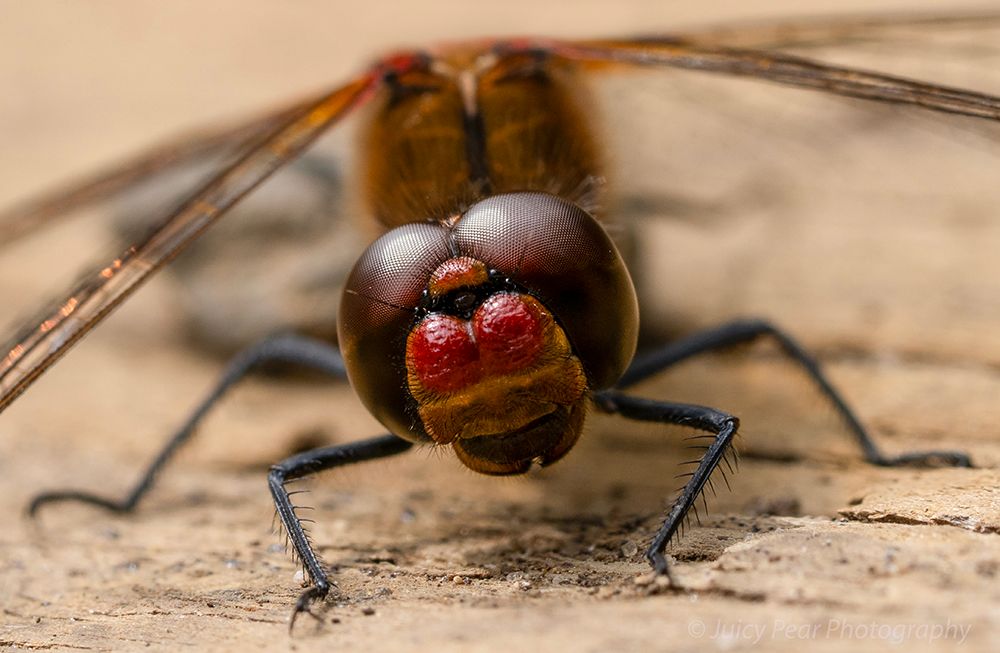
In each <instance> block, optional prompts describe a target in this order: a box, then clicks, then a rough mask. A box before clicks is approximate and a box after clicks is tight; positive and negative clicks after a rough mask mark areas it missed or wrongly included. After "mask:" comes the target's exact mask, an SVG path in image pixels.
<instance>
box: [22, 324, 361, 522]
mask: <svg viewBox="0 0 1000 653" xmlns="http://www.w3.org/2000/svg"><path fill="white" fill-rule="evenodd" d="M273 362H283V363H293V364H296V365H302V366H303V367H308V368H310V369H315V370H319V371H322V372H324V373H327V374H330V375H331V376H334V377H337V378H345V377H346V372H345V370H344V361H343V359H342V358H341V356H340V352H339V351H338V350H337V348H336V347H334V346H332V345H329V344H327V343H324V342H321V341H319V340H314V339H311V338H306V337H304V336H296V335H280V336H273V337H270V338H266V339H264V340H262V341H260V342H259V343H257V344H255V345H252V346H251V347H249V348H247V349H245V350H244V351H242V352H241V353H239V354H237V355H236V356H235V357H234V358H233V360H232V361H230V363H229V365H228V366H227V367H226V370H225V371H224V372H223V374H222V376H221V377H220V378H219V380H218V382H217V383H216V385H215V387H214V388H213V389H212V391H211V392H210V393H209V394H208V395H207V396H206V397H205V398H204V399H203V400H202V401H201V402H200V403H199V404H198V406H197V407H196V408H195V409H194V411H192V413H191V415H190V416H189V417H188V418H187V420H186V421H185V422H184V424H183V425H181V427H180V428H179V429H178V430H177V431H176V432H175V433H174V434H173V435H172V436H170V439H169V440H168V441H167V443H166V445H165V446H164V447H163V449H161V450H160V453H158V454H157V456H156V458H154V459H153V462H152V463H151V464H150V465H149V467H147V468H146V471H145V472H143V474H142V476H141V477H140V478H139V481H138V482H137V483H136V484H135V486H134V487H133V488H132V490H131V491H130V492H129V493H128V495H126V496H125V497H124V498H122V499H112V498H108V497H103V496H100V495H96V494H92V493H89V492H82V491H78V490H56V491H52V492H44V493H42V494H39V495H37V496H36V497H35V498H34V499H32V501H31V503H30V504H29V505H28V509H27V512H28V515H29V516H32V517H33V516H35V515H36V514H37V513H38V510H39V509H40V508H41V507H42V506H44V505H47V504H51V503H57V502H65V501H78V502H82V503H88V504H91V505H94V506H98V507H101V508H105V509H107V510H110V511H112V512H117V513H127V512H131V511H133V510H134V509H135V507H136V505H137V504H138V503H139V500H140V499H142V497H143V496H145V495H146V493H147V492H148V491H149V490H150V488H151V487H152V485H153V482H154V481H155V479H156V475H157V474H158V473H159V472H160V470H161V469H163V467H164V466H165V465H166V464H167V463H168V462H169V461H170V459H171V458H172V457H173V456H174V454H175V453H176V452H177V450H178V449H179V448H180V447H181V445H183V444H184V443H185V442H187V441H188V440H190V439H191V436H192V435H193V434H194V432H195V430H196V428H197V427H198V424H200V423H201V421H202V419H203V418H204V417H205V415H207V414H208V412H209V411H210V410H211V409H212V408H213V407H214V406H215V405H216V404H217V403H218V401H219V400H220V399H222V397H223V396H224V395H225V394H226V393H227V392H228V391H229V390H230V389H231V388H232V387H233V386H234V385H235V384H236V383H237V382H239V381H240V380H241V379H243V378H244V377H245V376H246V375H247V374H248V373H249V372H251V371H252V370H254V369H255V368H257V367H259V366H260V365H262V364H265V363H273Z"/></svg>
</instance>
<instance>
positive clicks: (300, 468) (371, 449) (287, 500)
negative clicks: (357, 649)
mask: <svg viewBox="0 0 1000 653" xmlns="http://www.w3.org/2000/svg"><path fill="white" fill-rule="evenodd" d="M412 446H413V443H412V442H408V441H406V440H403V439H402V438H399V437H397V436H395V435H383V436H380V437H377V438H371V439H368V440H361V441H358V442H352V443H350V444H340V445H335V446H330V447H321V448H319V449H313V450H311V451H306V452H304V453H300V454H296V455H294V456H292V457H290V458H286V459H285V460H283V461H282V462H280V463H278V464H277V465H274V466H273V467H271V471H270V473H269V474H268V476H267V482H268V486H269V487H270V488H271V496H273V497H274V506H275V509H276V510H277V513H278V518H279V519H280V520H281V525H282V527H283V528H284V529H285V533H286V534H287V535H288V539H289V540H290V541H291V543H292V546H293V547H294V549H295V554H296V555H297V556H298V558H299V560H300V561H301V562H302V566H303V567H304V569H305V571H306V573H307V574H308V575H309V579H310V580H311V581H312V585H311V586H310V587H309V588H308V589H306V590H305V591H304V592H302V594H301V595H299V599H298V601H296V603H295V609H294V611H293V612H292V618H291V620H290V622H289V625H288V628H289V630H291V628H292V627H293V626H294V625H295V618H296V617H297V616H298V615H299V613H301V612H308V613H309V614H312V613H311V612H310V610H309V606H310V605H311V604H312V602H313V601H315V600H318V599H321V598H323V597H324V596H326V595H327V594H328V593H329V591H330V588H331V587H333V586H335V585H334V583H333V582H332V581H331V580H330V578H329V575H328V574H327V571H326V569H325V568H324V565H323V563H322V561H320V559H319V556H318V555H317V554H316V552H315V551H314V550H313V548H312V545H311V544H310V542H309V536H308V533H307V532H306V531H305V529H304V528H303V525H302V519H300V518H299V516H298V515H297V514H296V512H295V506H294V505H293V504H292V501H291V497H290V496H289V492H288V489H287V488H286V487H285V484H286V483H287V482H289V481H294V480H296V479H300V478H304V477H306V476H311V475H313V474H316V473H318V472H321V471H324V470H327V469H332V468H334V467H340V466H342V465H350V464H352V463H359V462H364V461H366V460H374V459H377V458H386V457H388V456H394V455H396V454H399V453H403V452H404V451H406V450H407V449H409V448H410V447H412Z"/></svg>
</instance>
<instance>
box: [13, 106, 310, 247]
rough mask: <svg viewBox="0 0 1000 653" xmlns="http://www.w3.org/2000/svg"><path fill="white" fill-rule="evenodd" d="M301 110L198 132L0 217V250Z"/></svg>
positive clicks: (226, 148) (218, 152)
mask: <svg viewBox="0 0 1000 653" xmlns="http://www.w3.org/2000/svg"><path fill="white" fill-rule="evenodd" d="M302 104H304V103H297V104H296V105H294V106H293V107H290V108H285V109H282V110H281V111H277V112H271V113H269V114H268V115H266V116H264V117H259V116H258V117H255V118H253V119H251V120H248V121H245V122H243V123H240V124H238V125H236V126H226V127H223V128H217V129H211V130H197V131H194V132H192V133H189V134H185V135H183V136H181V137H179V138H176V139H173V140H171V141H169V142H167V143H163V144H160V145H157V146H154V147H152V148H150V149H148V150H146V151H144V152H141V153H139V154H137V155H135V156H133V157H129V158H126V159H124V160H122V161H120V162H118V163H116V164H114V165H112V166H109V167H108V168H106V169H104V170H99V171H97V172H95V173H93V174H91V175H89V176H87V177H85V178H82V179H78V180H76V181H75V182H73V183H70V184H68V185H64V186H61V187H59V188H57V189H56V190H55V191H53V192H51V193H48V194H44V195H41V196H39V197H36V198H33V199H31V200H29V201H27V202H24V203H22V204H19V205H16V206H14V207H11V208H9V209H5V210H3V211H0V247H6V246H9V245H11V244H13V243H14V242H16V241H17V240H18V239H20V238H22V237H23V236H26V235H28V234H30V233H33V232H34V231H36V230H37V229H39V228H42V227H44V226H45V225H47V224H48V223H50V222H51V221H52V220H54V219H55V218H58V217H59V216H62V215H66V214H67V213H69V212H71V211H75V210H78V209H83V208H86V207H88V206H90V205H92V204H94V203H97V202H100V201H102V200H105V199H108V198H110V197H112V196H114V195H116V194H118V193H121V192H123V191H125V190H127V189H129V188H131V187H133V186H134V185H135V184H138V183H141V182H143V181H145V180H147V179H149V178H150V177H152V176H154V175H157V174H161V173H165V172H167V171H170V170H172V169H176V168H180V167H183V166H187V165H191V164H193V163H197V162H199V161H201V160H204V159H208V158H215V157H218V156H220V155H224V154H225V153H227V152H231V151H232V150H233V149H234V148H236V147H238V146H240V145H241V144H244V143H246V142H248V141H249V140H250V139H252V138H254V137H258V136H260V135H261V134H263V133H266V132H269V131H271V130H273V129H274V127H275V125H277V124H279V123H280V122H281V121H282V120H286V119H287V118H288V116H290V115H291V114H292V113H294V112H295V111H300V110H301V108H302Z"/></svg>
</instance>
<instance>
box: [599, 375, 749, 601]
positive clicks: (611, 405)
mask: <svg viewBox="0 0 1000 653" xmlns="http://www.w3.org/2000/svg"><path fill="white" fill-rule="evenodd" d="M594 401H595V403H596V404H597V407H598V408H599V409H600V410H602V411H604V412H606V413H611V414H616V415H621V416H622V417H625V418H628V419H634V420H640V421H644V422H659V423H661V424H678V425H681V426H687V427H691V428H695V429H698V430H699V431H705V432H707V433H710V434H711V435H714V436H715V437H714V439H713V440H712V443H711V444H710V445H709V446H708V447H707V448H706V449H705V453H704V455H703V456H702V458H701V460H700V461H698V466H697V468H696V469H695V470H694V472H693V473H692V474H690V478H689V479H688V481H687V483H686V484H685V485H684V487H683V488H681V490H680V494H679V495H678V497H677V499H676V500H675V501H674V504H673V505H672V506H671V507H670V512H668V513H667V518H666V519H665V520H664V522H663V526H661V527H660V530H659V531H658V532H657V533H656V536H655V537H654V538H653V541H652V543H651V544H650V545H649V549H647V550H646V559H647V560H649V562H650V564H651V565H653V569H655V570H656V572H657V573H660V574H665V575H667V577H668V578H670V582H671V585H673V586H675V587H677V583H676V581H675V580H674V579H673V577H671V575H670V569H669V567H668V565H667V559H666V556H664V555H663V552H664V550H665V549H666V548H667V544H669V543H670V541H671V540H672V539H673V538H674V536H675V535H677V534H678V533H679V531H680V530H681V529H682V528H683V525H684V523H685V520H686V519H687V516H688V513H689V512H690V511H691V509H692V508H695V501H697V500H698V497H699V496H700V495H702V493H703V492H704V491H705V486H706V485H709V486H711V480H710V477H711V476H712V473H713V472H714V471H715V470H716V468H718V467H719V464H720V463H722V462H723V461H725V462H726V465H727V466H730V469H731V468H732V467H731V463H730V461H729V460H728V457H730V456H734V455H735V450H734V449H733V448H732V441H733V438H734V437H735V436H736V431H737V429H738V428H739V425H740V421H739V419H737V418H736V417H733V416H732V415H729V414H727V413H724V412H722V411H719V410H715V409H714V408H706V407H705V406H695V405H691V404H677V403H672V402H667V401H655V400H652V399H643V398H639V397H632V396H629V395H626V394H622V393H620V392H616V391H614V390H606V391H604V392H598V393H595V395H594ZM720 472H721V473H722V475H723V477H725V469H720ZM726 483H727V485H728V483H729V481H728V480H727V481H726ZM695 510H696V511H697V508H695Z"/></svg>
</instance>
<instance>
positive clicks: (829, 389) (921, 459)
mask: <svg viewBox="0 0 1000 653" xmlns="http://www.w3.org/2000/svg"><path fill="white" fill-rule="evenodd" d="M765 336H769V337H771V338H774V340H776V341H777V343H778V344H779V345H780V346H781V349H782V351H783V352H784V353H785V354H786V355H787V356H788V357H789V358H790V359H791V360H793V361H794V362H795V363H797V364H798V365H799V366H801V367H802V369H803V370H805V372H806V374H808V375H809V378H811V379H812V380H813V382H814V383H815V384H816V386H817V387H818V389H819V391H820V392H821V393H822V394H823V396H824V397H826V398H827V400H829V401H830V403H831V404H833V407H834V408H835V409H836V411H837V413H838V414H839V415H840V416H841V418H843V420H844V422H846V424H847V426H848V428H849V429H850V431H851V433H852V434H853V435H854V437H855V439H856V440H857V441H858V444H859V445H860V446H861V450H862V452H863V453H864V456H865V460H867V461H868V462H870V463H872V464H874V465H881V466H885V467H892V466H896V465H947V466H954V467H972V462H971V460H970V459H969V456H968V455H967V454H965V453H963V452H961V451H914V452H909V453H904V454H900V455H898V456H887V455H886V454H884V453H882V451H880V450H879V448H878V446H877V445H876V444H875V441H874V440H873V439H872V437H871V435H870V434H869V433H868V430H867V429H866V428H865V427H864V426H863V425H862V424H861V421H860V420H859V419H858V418H857V416H856V415H855V414H854V411H853V410H851V408H850V406H848V405H847V402H846V401H844V398H843V397H842V396H841V394H840V392H839V391H838V390H837V389H836V388H834V387H833V384H831V383H830V381H829V380H828V379H827V378H826V375H825V374H823V371H822V370H821V369H820V366H819V363H818V362H817V361H816V359H815V358H813V357H812V356H810V355H809V353H808V352H806V351H805V350H804V349H803V348H802V346H801V345H799V344H798V343H797V342H796V341H795V340H794V339H793V338H792V337H791V336H789V335H788V334H787V333H785V332H784V331H782V330H781V329H779V328H778V327H776V326H774V325H773V324H771V323H769V322H766V321H764V320H737V321H734V322H729V323H727V324H723V325H722V326H719V327H715V328H712V329H706V330H705V331H700V332H698V333H695V334H693V335H690V336H688V337H686V338H683V339H681V340H678V341H676V342H672V343H670V344H668V345H665V346H663V347H661V348H659V349H656V350H654V351H650V352H647V353H645V354H643V355H641V356H637V357H636V360H635V361H633V362H632V365H631V366H630V367H629V369H628V370H627V371H626V372H625V374H624V375H623V376H622V378H621V380H620V381H619V382H618V384H617V385H616V387H617V388H627V387H629V386H631V385H633V384H635V383H637V382H639V381H641V380H643V379H645V378H647V377H649V376H652V375H654V374H658V373H659V372H662V371H663V370H665V369H667V368H668V367H670V366H672V365H675V364H677V363H679V362H681V361H683V360H685V359H688V358H691V357H693V356H696V355H698V354H703V353H706V352H710V351H714V350H717V349H725V348H727V347H732V346H735V345H740V344H744V343H748V342H751V341H753V340H757V339H758V338H761V337H765Z"/></svg>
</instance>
